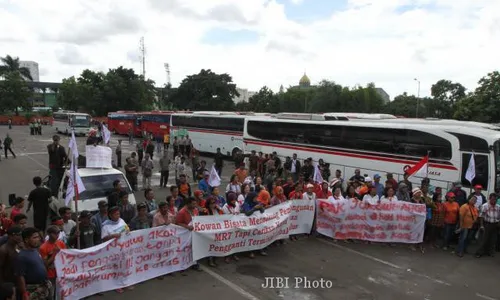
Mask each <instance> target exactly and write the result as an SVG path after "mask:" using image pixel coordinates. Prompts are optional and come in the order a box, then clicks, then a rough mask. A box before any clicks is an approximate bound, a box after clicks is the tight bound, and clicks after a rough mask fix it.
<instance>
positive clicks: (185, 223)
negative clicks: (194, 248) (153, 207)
mask: <svg viewBox="0 0 500 300" xmlns="http://www.w3.org/2000/svg"><path fill="white" fill-rule="evenodd" d="M197 206H198V201H196V199H195V198H194V197H188V198H187V199H185V201H184V207H183V208H182V209H181V210H180V211H179V212H178V213H177V216H176V217H175V224H176V225H179V226H181V227H184V228H186V229H187V230H190V231H193V229H194V227H193V217H195V216H199V215H200V213H199V212H198V209H197ZM192 268H193V269H194V270H197V271H201V269H200V265H199V264H198V263H196V264H194V265H193V267H192ZM182 272H184V271H181V273H182Z"/></svg>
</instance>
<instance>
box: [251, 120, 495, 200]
mask: <svg viewBox="0 0 500 300" xmlns="http://www.w3.org/2000/svg"><path fill="white" fill-rule="evenodd" d="M335 117H336V118H337V119H336V120H331V121H330V120H325V119H323V120H321V118H320V119H318V117H317V115H316V116H313V115H311V116H310V117H309V120H306V118H305V116H301V118H300V119H297V118H293V117H292V118H291V117H290V116H284V115H278V116H277V117H274V118H248V119H246V120H245V127H244V145H245V152H250V151H251V150H256V151H263V152H264V153H271V152H273V151H276V152H277V153H278V154H279V155H280V156H283V157H286V156H290V157H291V156H292V154H293V153H296V154H297V155H298V157H299V158H300V159H306V158H309V157H311V158H313V160H315V161H318V160H319V159H320V158H322V159H323V160H324V161H325V162H326V163H329V164H330V168H331V170H332V171H335V170H336V169H339V170H341V171H342V173H343V175H344V176H345V177H346V178H350V177H351V176H352V175H353V174H354V170H355V169H357V168H359V169H361V172H362V174H368V175H370V176H373V174H375V173H379V174H385V173H386V172H390V173H393V174H394V175H395V176H396V179H399V180H402V177H403V174H404V170H405V168H407V166H412V165H414V164H416V163H417V162H418V161H419V160H421V159H422V158H423V157H424V156H425V155H427V153H428V151H430V154H429V160H430V165H429V171H428V172H429V173H428V177H429V179H430V180H431V184H433V185H434V186H439V187H442V188H445V189H448V188H450V186H451V183H452V182H455V181H460V182H462V184H463V186H464V187H466V188H469V187H471V185H475V184H480V185H482V186H483V188H484V189H485V190H487V191H488V192H490V193H491V192H494V191H495V190H496V189H500V131H499V128H498V127H496V126H492V125H490V124H483V123H472V124H471V122H460V121H451V120H443V121H441V122H440V121H435V120H425V119H415V120H404V119H403V120H404V121H401V119H392V118H389V119H386V120H384V119H379V120H376V118H374V119H373V120H367V119H365V120H359V119H354V120H353V119H349V117H348V116H346V117H341V116H335ZM440 123H441V124H440ZM471 155H474V160H475V178H474V179H473V180H472V181H473V182H472V184H471V183H470V182H468V181H467V179H465V174H466V171H467V168H468V166H469V161H470V159H471ZM397 177H399V178H397ZM411 180H412V181H415V183H420V180H421V178H414V177H411Z"/></svg>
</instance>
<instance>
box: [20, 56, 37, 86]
mask: <svg viewBox="0 0 500 300" xmlns="http://www.w3.org/2000/svg"><path fill="white" fill-rule="evenodd" d="M19 65H20V67H24V68H27V69H28V70H30V74H31V78H33V81H35V82H38V81H40V72H39V70H38V63H37V62H36V61H27V60H21V61H20V62H19Z"/></svg>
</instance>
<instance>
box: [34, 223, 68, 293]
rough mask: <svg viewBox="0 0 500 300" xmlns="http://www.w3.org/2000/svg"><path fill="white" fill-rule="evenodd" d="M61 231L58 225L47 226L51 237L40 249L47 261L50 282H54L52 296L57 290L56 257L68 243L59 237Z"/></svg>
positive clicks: (41, 254)
mask: <svg viewBox="0 0 500 300" xmlns="http://www.w3.org/2000/svg"><path fill="white" fill-rule="evenodd" d="M60 232H61V229H60V228H59V227H58V226H56V225H52V226H50V227H49V228H47V235H48V236H49V239H48V240H47V241H45V242H44V243H43V244H42V245H41V246H40V249H39V250H38V251H39V252H40V256H41V257H42V259H43V262H44V263H45V267H46V268H47V277H48V278H49V280H50V282H52V290H51V295H52V297H53V295H54V292H55V286H56V277H57V276H56V267H55V265H54V260H55V258H56V255H57V253H59V251H60V250H61V249H66V245H65V244H64V243H63V242H62V241H61V240H59V239H58V238H59V233H60ZM50 299H52V298H50Z"/></svg>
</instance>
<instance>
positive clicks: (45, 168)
mask: <svg viewBox="0 0 500 300" xmlns="http://www.w3.org/2000/svg"><path fill="white" fill-rule="evenodd" d="M22 157H27V158H29V159H31V160H32V161H33V162H35V163H36V164H37V165H39V166H40V167H42V168H43V169H44V170H48V168H47V166H45V165H43V164H41V163H40V162H38V161H37V160H36V159H34V158H33V157H31V156H29V155H26V156H22Z"/></svg>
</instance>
